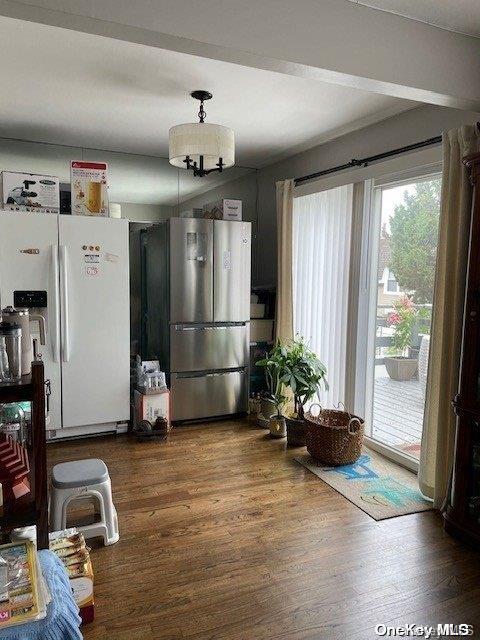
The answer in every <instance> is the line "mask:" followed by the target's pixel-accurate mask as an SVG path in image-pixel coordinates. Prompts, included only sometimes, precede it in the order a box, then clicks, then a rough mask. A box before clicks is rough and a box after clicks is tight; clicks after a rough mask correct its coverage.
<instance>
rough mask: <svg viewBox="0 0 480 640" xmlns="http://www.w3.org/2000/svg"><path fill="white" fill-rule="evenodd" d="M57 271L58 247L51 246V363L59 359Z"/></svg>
mask: <svg viewBox="0 0 480 640" xmlns="http://www.w3.org/2000/svg"><path fill="white" fill-rule="evenodd" d="M58 279H59V269H58V245H56V244H52V280H53V282H52V291H53V305H52V306H53V309H52V317H51V318H49V325H50V340H51V343H52V354H53V361H54V362H58V361H59V359H60V329H59V326H58V314H59V308H60V301H59V295H58V282H59V280H58Z"/></svg>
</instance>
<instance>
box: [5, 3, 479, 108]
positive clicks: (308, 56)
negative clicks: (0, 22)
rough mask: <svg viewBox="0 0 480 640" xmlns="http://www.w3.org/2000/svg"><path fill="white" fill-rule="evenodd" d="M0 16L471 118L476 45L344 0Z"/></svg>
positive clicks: (64, 8)
mask: <svg viewBox="0 0 480 640" xmlns="http://www.w3.org/2000/svg"><path fill="white" fill-rule="evenodd" d="M0 15H4V16H8V17H12V18H19V19H23V20H28V21H30V22H39V23H43V24H48V25H52V26H58V27H63V28H67V29H73V30H76V31H82V32H85V33H91V34H96V35H101V36H106V37H111V38H117V39H121V40H125V41H129V42H134V43H138V44H144V45H148V46H153V47H158V48H162V49H168V50H172V51H178V52H183V53H188V54H193V55H197V56H202V57H206V58H213V59H217V60H223V61H226V62H232V63H235V64H241V65H243V66H250V67H255V68H259V69H266V70H270V71H276V72H279V73H284V74H289V75H294V76H299V77H304V78H310V79H312V80H322V81H326V82H331V83H334V84H340V85H343V86H349V87H352V88H358V89H364V90H367V91H372V92H375V93H381V94H384V95H390V96H394V97H399V98H406V99H409V100H415V101H418V102H425V103H430V104H436V105H441V106H447V107H454V108H457V109H465V110H469V111H480V39H478V38H474V37H470V36H466V35H462V34H458V33H453V32H450V31H445V30H443V29H439V28H437V27H433V26H431V25H427V24H424V23H421V22H417V21H414V20H410V19H408V18H403V17H401V16H398V15H394V14H390V13H386V12H384V11H377V10H375V9H370V8H369V7H365V6H363V5H359V4H354V3H352V2H347V1H345V0H295V1H292V0H288V1H287V0H262V1H261V2H258V0H243V1H239V0H235V1H234V0H222V1H220V0H176V1H175V2H171V1H170V0H156V1H155V2H151V0H136V1H135V2H131V0H102V2H91V1H90V0H29V2H28V4H27V3H25V2H23V1H21V0H0ZM232 97H233V96H232Z"/></svg>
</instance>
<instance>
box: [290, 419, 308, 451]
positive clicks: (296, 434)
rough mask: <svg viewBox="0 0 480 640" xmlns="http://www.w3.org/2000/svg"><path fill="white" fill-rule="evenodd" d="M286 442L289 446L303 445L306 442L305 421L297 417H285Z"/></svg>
mask: <svg viewBox="0 0 480 640" xmlns="http://www.w3.org/2000/svg"><path fill="white" fill-rule="evenodd" d="M285 422H286V425H287V444H288V446H289V447H304V446H305V444H306V442H305V438H306V432H307V423H306V422H305V420H299V419H298V418H296V419H293V418H286V419H285Z"/></svg>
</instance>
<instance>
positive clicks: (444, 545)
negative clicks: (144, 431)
mask: <svg viewBox="0 0 480 640" xmlns="http://www.w3.org/2000/svg"><path fill="white" fill-rule="evenodd" d="M297 451H298V450H297ZM295 453H296V451H295V450H293V451H286V450H285V444H284V442H283V441H278V440H270V439H268V438H267V437H266V436H265V432H264V431H261V430H258V429H253V428H251V427H249V425H248V423H246V422H245V421H239V422H231V421H230V422H227V421H225V422H219V423H212V424H209V425H204V426H199V425H197V426H188V427H185V426H183V427H179V428H178V429H177V430H176V431H174V433H173V434H172V436H171V438H170V441H169V442H168V443H164V444H161V443H156V444H153V443H136V442H135V441H131V440H129V439H128V437H127V436H121V437H117V438H113V437H109V438H105V439H91V440H88V441H77V442H70V443H63V444H54V445H51V446H49V448H48V454H49V463H50V464H53V463H56V462H59V461H66V460H74V459H80V458H85V457H101V458H103V459H104V460H105V461H106V463H107V465H108V467H109V469H110V474H111V477H112V482H113V488H114V500H115V503H116V507H117V510H118V514H119V520H120V542H119V543H118V544H116V545H114V546H112V547H99V546H97V545H95V548H94V550H93V551H92V560H93V564H94V570H95V595H96V620H95V622H94V623H93V624H91V625H89V626H87V627H85V628H84V635H85V638H86V640H100V639H101V640H140V639H141V640H149V639H151V638H155V639H161V640H167V639H171V640H179V639H187V638H188V639H192V640H200V639H201V640H207V639H211V640H222V639H235V640H240V639H242V640H261V639H264V638H272V639H278V638H281V639H284V640H300V639H302V640H303V639H307V638H312V639H322V640H330V639H332V640H337V639H346V638H348V639H349V640H360V639H369V640H370V639H373V638H375V637H376V636H375V634H374V631H373V629H374V627H375V625H376V624H379V623H386V624H394V625H402V624H404V623H418V624H436V623H438V622H452V623H454V622H456V623H460V622H470V623H473V624H476V626H477V633H478V634H479V637H480V564H479V554H478V553H476V552H475V551H472V550H469V549H467V548H465V547H462V546H461V545H460V544H459V543H457V542H456V541H455V540H453V539H452V538H450V537H449V536H447V535H446V534H445V533H444V531H443V529H442V525H441V520H440V517H439V516H438V515H436V514H435V513H434V512H425V513H421V514H415V515H409V516H403V517H400V518H394V519H391V520H384V521H383V522H375V521H374V520H372V519H371V518H370V517H369V516H368V515H366V514H365V513H363V512H362V511H360V509H358V508H357V507H355V506H354V505H353V504H351V503H350V502H348V501H347V500H346V499H345V498H343V497H342V496H341V495H339V494H338V493H336V492H335V491H334V490H333V489H331V488H330V487H329V486H328V485H326V484H324V483H323V482H322V481H321V480H319V479H318V478H317V477H316V476H314V475H313V474H311V473H309V472H308V471H307V470H306V469H304V468H303V467H301V466H299V465H297V464H296V463H295V462H293V460H292V457H293V455H295Z"/></svg>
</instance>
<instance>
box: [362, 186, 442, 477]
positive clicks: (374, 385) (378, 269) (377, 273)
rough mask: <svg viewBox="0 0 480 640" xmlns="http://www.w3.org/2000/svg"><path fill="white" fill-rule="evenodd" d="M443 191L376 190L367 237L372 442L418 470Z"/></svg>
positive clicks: (368, 411) (367, 386) (422, 188)
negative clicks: (416, 465) (416, 466)
mask: <svg viewBox="0 0 480 640" xmlns="http://www.w3.org/2000/svg"><path fill="white" fill-rule="evenodd" d="M440 187H441V180H440V176H438V175H430V176H427V177H423V178H417V179H414V180H412V179H410V180H403V181H402V182H400V181H399V182H393V183H392V182H391V183H389V184H384V185H377V186H374V187H373V189H372V192H371V196H372V199H371V207H372V210H371V214H372V215H371V218H370V231H369V234H367V235H365V236H364V243H365V242H368V244H369V246H368V247H366V249H367V251H368V254H369V256H370V263H369V272H370V273H369V286H368V305H367V307H368V314H367V315H368V320H367V327H366V329H367V331H366V333H367V345H368V346H367V350H366V362H365V373H366V375H365V416H366V425H367V434H366V435H367V436H368V437H369V438H370V439H371V443H372V444H377V445H378V446H379V447H380V448H381V449H382V450H383V452H384V453H387V454H388V452H390V453H391V454H392V457H397V458H398V457H401V458H402V459H404V460H405V461H408V460H410V461H411V462H412V463H413V466H414V463H415V460H418V458H419V455H420V443H421V436H422V427H423V413H424V408H425V393H426V385H427V371H428V356H429V347H430V326H431V315H432V302H433V289H434V281H435V263H436V253H437V239H438V223H439V211H440ZM367 238H370V239H369V240H367ZM362 339H364V338H362V337H361V336H359V340H362Z"/></svg>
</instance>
